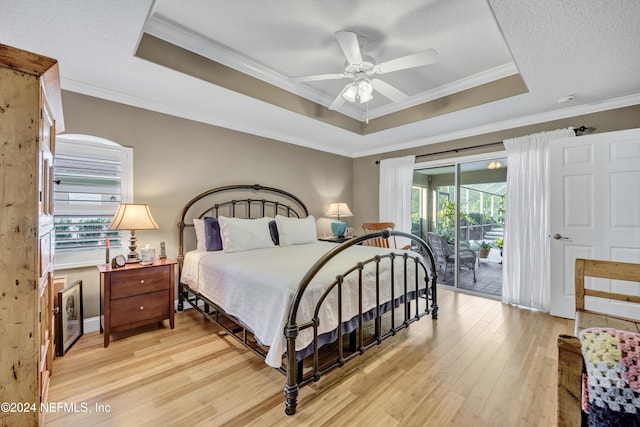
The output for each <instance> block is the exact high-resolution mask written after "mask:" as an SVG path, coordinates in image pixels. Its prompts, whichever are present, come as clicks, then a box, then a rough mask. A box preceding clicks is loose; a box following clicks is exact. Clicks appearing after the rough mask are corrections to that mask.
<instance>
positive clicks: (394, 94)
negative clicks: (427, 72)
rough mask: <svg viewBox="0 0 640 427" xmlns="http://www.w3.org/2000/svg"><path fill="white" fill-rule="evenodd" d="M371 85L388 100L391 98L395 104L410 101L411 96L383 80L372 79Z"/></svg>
mask: <svg viewBox="0 0 640 427" xmlns="http://www.w3.org/2000/svg"><path fill="white" fill-rule="evenodd" d="M371 84H372V85H373V88H374V89H375V90H376V91H377V92H380V94H382V95H383V96H384V97H386V98H389V99H390V100H392V101H393V102H403V101H406V100H407V99H409V95H407V94H406V93H404V92H401V91H400V90H398V89H396V88H395V87H393V86H391V85H390V84H389V83H387V82H385V81H383V80H380V79H371Z"/></svg>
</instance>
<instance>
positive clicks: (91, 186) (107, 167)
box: [54, 135, 133, 269]
mask: <svg viewBox="0 0 640 427" xmlns="http://www.w3.org/2000/svg"><path fill="white" fill-rule="evenodd" d="M54 181H55V183H56V185H55V195H54V197H55V207H54V222H55V268H56V269H64V268H75V267H85V266H91V265H96V264H100V263H104V262H105V245H106V239H107V238H108V239H109V243H110V245H111V246H112V247H116V248H117V247H120V246H121V245H122V244H121V242H122V239H125V242H126V241H127V239H128V236H127V235H122V234H123V233H121V232H118V231H110V230H108V229H107V227H108V226H109V224H110V223H111V218H112V217H113V214H114V213H115V212H116V209H117V208H118V205H119V204H120V203H123V202H124V203H127V202H131V201H132V200H133V150H132V149H131V148H127V147H123V146H121V145H119V144H117V143H115V142H113V141H109V140H106V139H102V138H98V137H94V136H90V135H59V136H58V137H56V154H55V160H54Z"/></svg>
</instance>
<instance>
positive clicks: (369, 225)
mask: <svg viewBox="0 0 640 427" xmlns="http://www.w3.org/2000/svg"><path fill="white" fill-rule="evenodd" d="M395 226H396V225H395V224H394V223H393V222H363V223H362V230H363V231H364V234H370V233H375V232H377V231H383V230H393V228H394V227H395ZM391 238H392V239H393V242H392V243H393V246H390V244H389V240H390V239H384V238H382V237H376V238H375V239H371V240H367V241H366V242H363V243H362V244H363V245H367V246H377V247H379V248H393V249H398V245H397V243H396V237H395V236H392V237H391ZM410 247H411V246H410V245H406V246H404V247H402V248H400V249H402V250H407V249H409V248H410Z"/></svg>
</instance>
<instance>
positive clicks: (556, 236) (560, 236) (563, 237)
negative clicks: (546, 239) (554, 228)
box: [553, 233, 569, 240]
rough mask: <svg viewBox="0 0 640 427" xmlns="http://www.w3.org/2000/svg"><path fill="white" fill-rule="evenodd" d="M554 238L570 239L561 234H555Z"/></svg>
mask: <svg viewBox="0 0 640 427" xmlns="http://www.w3.org/2000/svg"><path fill="white" fill-rule="evenodd" d="M553 238H554V239H556V240H569V238H568V237H565V236H563V235H561V234H558V233H556V234H554V235H553Z"/></svg>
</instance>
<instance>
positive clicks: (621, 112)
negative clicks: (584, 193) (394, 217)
mask: <svg viewBox="0 0 640 427" xmlns="http://www.w3.org/2000/svg"><path fill="white" fill-rule="evenodd" d="M582 125H584V126H590V127H593V128H595V129H596V130H595V132H597V133H603V132H612V131H616V130H623V129H633V128H638V127H640V105H635V106H632V107H626V108H619V109H615V110H609V111H604V112H601V113H593V114H585V115H581V116H576V117H571V118H568V119H562V120H555V121H551V122H547V123H541V124H537V125H531V126H525V127H521V128H514V129H508V130H504V131H500V132H492V133H487V134H483V135H477V136H473V137H469V138H463V139H457V140H452V141H446V142H442V143H438V144H431V145H425V146H421V147H416V148H411V149H407V150H401V151H394V152H389V153H384V154H379V155H374V156H367V157H360V158H357V159H354V162H353V206H352V209H351V210H352V211H353V213H354V217H353V218H352V223H353V224H360V223H362V222H368V221H377V220H378V200H379V199H378V187H379V184H380V180H379V166H378V165H377V164H376V163H375V162H376V161H377V160H382V159H387V158H392V157H399V156H407V155H410V154H414V155H416V156H418V155H421V154H429V153H437V152H440V151H446V150H453V149H460V148H464V147H471V146H476V145H482V144H490V143H494V142H499V141H503V140H505V139H508V138H514V137H517V136H523V135H529V134H532V133H537V132H543V131H547V130H553V129H559V128H565V127H569V126H576V127H577V126H582ZM501 150H504V147H503V146H502V145H494V146H492V147H487V148H484V149H473V150H463V151H460V152H459V153H448V154H444V155H435V156H425V157H419V158H416V161H417V162H426V161H430V160H440V159H443V158H453V157H459V156H468V155H472V154H480V153H486V152H492V151H501ZM356 230H357V227H356Z"/></svg>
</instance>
